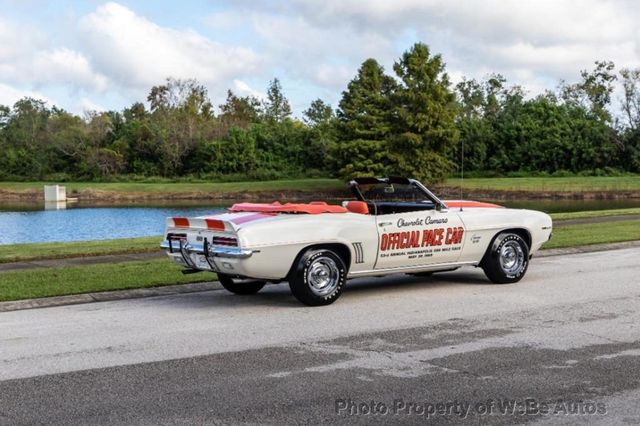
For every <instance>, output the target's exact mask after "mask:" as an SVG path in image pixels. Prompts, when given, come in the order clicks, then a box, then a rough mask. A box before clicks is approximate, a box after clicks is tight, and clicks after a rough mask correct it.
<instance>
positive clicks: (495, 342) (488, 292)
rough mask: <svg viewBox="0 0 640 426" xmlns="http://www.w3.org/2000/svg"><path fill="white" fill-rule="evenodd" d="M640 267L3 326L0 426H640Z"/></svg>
mask: <svg viewBox="0 0 640 426" xmlns="http://www.w3.org/2000/svg"><path fill="white" fill-rule="evenodd" d="M639 254H640V249H638V248H631V249H624V250H613V251H609V252H598V253H585V254H575V255H567V256H553V257H547V258H540V259H534V261H533V262H532V264H531V267H530V269H529V272H528V274H527V276H526V278H525V279H524V280H523V281H522V282H520V283H518V284H516V285H502V286H501V285H491V284H488V282H487V281H486V280H485V278H484V276H483V274H482V272H481V271H480V270H475V269H465V270H461V271H456V272H452V273H446V274H440V275H436V276H434V277H431V278H414V277H408V276H403V275H397V276H391V277H386V278H377V279H362V280H357V281H353V282H350V283H349V286H348V288H347V290H346V291H345V293H344V294H343V296H342V297H341V298H340V300H339V301H338V302H337V303H335V304H333V305H331V306H328V307H323V308H307V307H303V306H301V305H300V304H298V302H297V301H296V300H295V299H294V298H293V297H292V296H291V295H290V294H289V292H288V288H287V286H286V285H281V286H270V287H268V288H266V289H265V290H264V291H263V292H261V293H260V294H258V295H255V296H249V297H241V296H233V295H230V294H228V293H226V292H224V291H223V290H219V291H208V292H202V293H192V294H186V295H177V296H167V297H155V298H148V299H137V300H125V301H114V302H102V303H93V304H87V305H74V306H66V307H55V308H45V309H33V310H23V311H15V312H4V313H0V424H1V425H5V424H6V425H18V424H61V425H62V424H64V425H69V424H153V425H156V424H237V423H250V424H298V423H305V424H307V423H311V424H313V423H336V422H337V423H349V424H352V423H361V424H372V423H389V422H390V421H395V422H401V423H410V424H412V423H425V422H427V421H429V422H432V423H443V424H457V423H461V422H462V423H469V424H478V423H482V424H485V423H489V424H514V423H528V422H535V423H543V424H575V423H583V422H585V421H588V422H597V423H602V424H624V423H630V424H638V423H640V404H638V400H639V399H640V309H639V308H640V285H639V284H640V261H639V260H638V259H639V256H638V255H639ZM514 403H515V404H516V405H512V404H514ZM504 413H506V414H504Z"/></svg>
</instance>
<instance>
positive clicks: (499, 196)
mask: <svg viewBox="0 0 640 426" xmlns="http://www.w3.org/2000/svg"><path fill="white" fill-rule="evenodd" d="M433 190H434V192H435V193H436V194H438V195H439V196H440V197H442V198H445V199H458V198H460V189H459V188H455V187H446V186H436V187H434V188H433ZM69 196H70V197H73V198H77V199H78V201H80V202H109V201H140V200H144V201H159V200H164V201H167V200H176V201H177V200H185V201H186V200H192V201H197V200H202V201H213V200H281V201H282V200H304V201H307V200H343V199H346V198H351V193H350V192H349V190H348V189H347V188H345V189H344V190H332V191H303V190H280V191H240V192H119V191H99V190H94V189H85V190H82V191H80V192H77V193H73V194H69ZM462 196H463V198H464V199H480V200H483V199H484V200H522V199H532V200H545V199H546V200H620V199H629V198H635V199H637V198H640V191H576V192H554V191H501V190H485V189H469V190H465V191H464V192H463V194H462ZM0 201H23V202H24V201H27V202H43V201H44V199H43V194H42V191H40V190H25V191H11V190H6V189H0Z"/></svg>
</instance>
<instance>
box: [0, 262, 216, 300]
mask: <svg viewBox="0 0 640 426" xmlns="http://www.w3.org/2000/svg"><path fill="white" fill-rule="evenodd" d="M180 269H181V268H180V266H179V265H177V264H175V263H173V262H171V261H169V260H168V259H158V260H150V261H139V262H123V263H113V264H100V265H89V266H79V267H65V268H46V269H33V270H27V271H14V272H2V273H1V274H0V301H9V300H20V299H31V298H36V297H50V296H62V295H67V294H79V293H89V292H94V291H106V290H122V289H128V288H144V287H158V286H162V285H171V284H185V283H191V282H202V281H214V280H215V279H216V276H215V274H212V273H209V272H203V273H200V274H190V275H183V274H182V273H181V272H180Z"/></svg>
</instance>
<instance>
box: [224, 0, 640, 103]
mask: <svg viewBox="0 0 640 426" xmlns="http://www.w3.org/2000/svg"><path fill="white" fill-rule="evenodd" d="M238 2H240V3H241V4H243V5H244V7H245V8H246V9H245V12H246V13H247V14H253V15H254V16H256V17H258V18H254V26H255V29H256V31H257V33H258V34H260V36H261V37H263V38H265V39H267V40H269V41H270V42H271V45H270V47H271V48H272V49H273V50H274V51H277V52H282V51H283V50H284V49H283V48H282V46H287V47H288V48H289V49H290V50H289V51H288V52H287V56H289V57H293V58H298V57H303V58H310V59H313V63H314V64H315V65H316V66H317V67H318V69H322V68H325V69H328V66H329V64H330V59H331V58H335V57H336V56H339V57H342V58H344V60H345V61H346V62H348V63H347V64H346V65H343V66H342V68H343V69H348V70H353V69H354V67H355V66H356V65H358V64H359V62H361V61H362V59H363V57H366V56H373V57H375V58H377V59H379V60H380V61H381V62H382V63H383V64H386V65H387V66H388V65H390V64H391V63H392V62H393V61H394V60H396V59H397V57H398V56H399V55H400V53H401V52H402V51H403V50H405V49H407V48H409V47H410V43H411V42H412V41H415V40H421V41H424V42H426V43H427V44H429V45H430V46H431V48H432V51H433V52H434V53H435V52H440V53H442V54H443V58H444V60H445V62H446V63H447V65H448V71H449V72H450V73H451V74H453V75H456V76H459V75H466V76H469V77H482V76H484V75H486V74H487V73H489V72H499V73H502V74H504V75H506V76H507V77H508V78H509V79H514V78H522V77H523V76H524V77H525V78H526V79H525V80H518V81H512V83H517V84H522V85H524V86H530V87H527V88H528V89H531V90H530V91H532V92H539V91H541V90H543V89H544V88H553V85H555V84H557V82H558V80H560V79H565V80H569V81H572V80H576V79H577V78H579V71H580V70H581V69H590V68H592V66H593V62H594V61H595V60H599V59H609V60H613V61H614V62H615V63H616V64H617V65H618V67H619V68H620V67H624V66H627V67H637V66H638V63H640V31H639V30H638V26H637V22H639V21H640V8H638V7H637V3H634V2H632V1H625V0H622V1H611V0H610V1H601V0H582V1H577V0H564V1H558V0H540V1H535V2H523V1H521V0H485V1H468V0H396V1H393V2H390V1H387V0H368V1H358V0H323V1H321V2H320V1H315V0H292V1H289V2H286V3H285V2H278V1H266V2H257V3H256V2H248V1H246V0H245V1H242V0H236V1H235V2H234V7H237V5H238ZM264 16H266V17H267V18H266V19H265V18H264ZM269 17H271V18H269ZM270 19H271V20H272V22H271V24H269V22H270ZM303 24H304V25H303ZM403 40H407V42H406V44H405V45H401V44H400V43H401V41H403ZM278 41H279V42H280V45H278V43H277V42H278ZM370 47H373V48H372V49H369V48H370ZM306 66H307V67H308V65H306ZM304 67H305V65H302V68H304ZM352 72H353V71H352ZM327 75H328V73H326V72H317V73H316V77H311V78H313V79H314V81H315V82H316V83H318V84H321V85H326V84H336V82H332V83H329V82H328V81H326V78H323V77H326V76H327ZM351 75H353V73H352V74H351ZM318 77H320V78H318ZM339 79H340V78H338V77H336V80H339ZM345 83H346V81H344V82H343V84H345ZM550 84H551V85H552V86H551V87H549V85H550Z"/></svg>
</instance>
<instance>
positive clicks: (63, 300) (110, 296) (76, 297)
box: [0, 241, 640, 312]
mask: <svg viewBox="0 0 640 426" xmlns="http://www.w3.org/2000/svg"><path fill="white" fill-rule="evenodd" d="M633 247H640V241H628V242H623V243H612V244H594V245H590V246H578V247H570V248H561V249H550V250H542V251H540V252H538V253H537V254H536V255H535V257H536V258H539V257H551V256H561V255H568V254H580V253H593V252H598V251H608V250H621V249H626V248H633ZM221 289H222V286H221V285H220V283H219V282H217V281H216V282H202V283H192V284H178V285H168V286H163V287H149V288H134V289H130V290H115V291H101V292H95V293H83V294H73V295H69V296H54V297H43V298H38V299H26V300H16V301H11V302H0V312H9V311H18V310H23V309H35V308H48V307H53V306H66V305H77V304H81V303H95V302H107V301H113V300H125V299H140V298H144V297H155V296H170V295H176V294H188V293H197V292H201V291H212V290H221Z"/></svg>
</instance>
